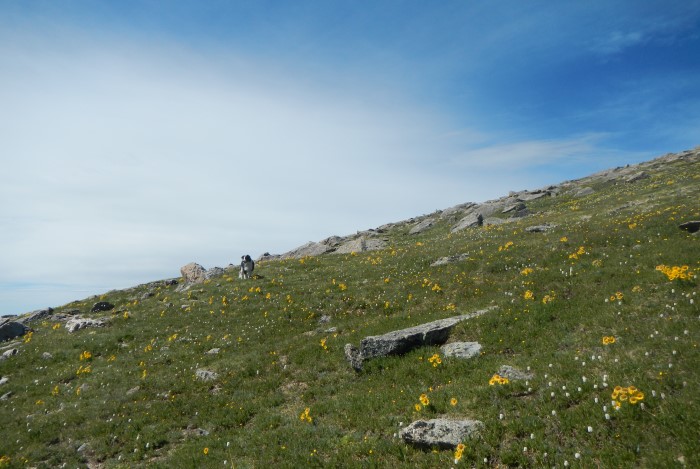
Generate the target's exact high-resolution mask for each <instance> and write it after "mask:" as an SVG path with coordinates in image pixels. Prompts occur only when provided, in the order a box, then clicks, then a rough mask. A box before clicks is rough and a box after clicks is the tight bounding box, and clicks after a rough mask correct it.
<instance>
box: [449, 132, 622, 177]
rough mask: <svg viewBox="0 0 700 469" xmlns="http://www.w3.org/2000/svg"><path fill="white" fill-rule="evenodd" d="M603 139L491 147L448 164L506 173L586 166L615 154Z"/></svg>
mask: <svg viewBox="0 0 700 469" xmlns="http://www.w3.org/2000/svg"><path fill="white" fill-rule="evenodd" d="M606 137H608V136H607V135H605V134H587V135H582V136H575V137H571V138H564V139H548V140H524V141H516V142H512V143H504V144H491V145H486V146H482V147H480V148H475V149H472V150H469V151H465V152H462V153H460V154H459V155H458V156H457V157H455V158H453V159H452V160H451V163H452V164H453V165H454V166H456V167H462V168H472V169H491V170H500V171H505V172H508V171H513V170H521V169H524V168H535V167H540V166H545V165H552V164H566V165H568V164H572V163H576V162H579V163H580V162H583V161H587V162H588V163H590V161H591V159H601V160H602V159H606V160H607V161H609V158H610V156H612V154H613V153H616V152H613V151H611V150H609V149H607V148H606V147H605V146H604V140H605V138H606ZM616 156H618V157H619V156H622V155H620V154H617V155H616ZM626 156H628V157H629V156H630V155H626Z"/></svg>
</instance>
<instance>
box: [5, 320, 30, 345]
mask: <svg viewBox="0 0 700 469" xmlns="http://www.w3.org/2000/svg"><path fill="white" fill-rule="evenodd" d="M27 332H29V328H28V327H27V326H25V325H24V324H22V323H20V322H17V321H11V320H9V319H3V320H1V321H0V342H4V341H6V340H12V339H14V338H16V337H22V336H23V335H24V334H26V333H27Z"/></svg>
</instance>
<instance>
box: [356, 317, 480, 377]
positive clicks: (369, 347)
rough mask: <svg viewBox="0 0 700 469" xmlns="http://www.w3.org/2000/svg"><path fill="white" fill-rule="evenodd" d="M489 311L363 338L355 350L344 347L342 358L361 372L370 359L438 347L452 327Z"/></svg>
mask: <svg viewBox="0 0 700 469" xmlns="http://www.w3.org/2000/svg"><path fill="white" fill-rule="evenodd" d="M491 309H492V308H486V309H482V310H479V311H476V312H474V313H471V314H463V315H461V316H455V317H451V318H447V319H439V320H437V321H433V322H429V323H426V324H421V325H419V326H414V327H409V328H407V329H401V330H398V331H393V332H388V333H386V334H383V335H377V336H369V337H365V338H364V339H362V341H361V342H360V348H359V349H358V348H357V347H355V346H353V345H352V344H347V345H346V346H345V358H346V359H347V360H348V362H349V363H350V365H351V366H352V367H353V368H354V369H355V370H356V371H361V370H362V364H363V362H364V361H365V360H368V359H371V358H376V357H384V356H387V355H401V354H404V353H406V352H409V351H410V350H413V349H414V348H417V347H423V346H426V345H442V344H444V343H445V342H446V341H447V339H448V337H449V335H450V331H451V330H452V328H453V327H454V326H455V325H456V324H458V323H460V322H462V321H464V320H467V319H471V318H473V317H476V316H480V315H482V314H484V313H486V312H488V311H489V310H491Z"/></svg>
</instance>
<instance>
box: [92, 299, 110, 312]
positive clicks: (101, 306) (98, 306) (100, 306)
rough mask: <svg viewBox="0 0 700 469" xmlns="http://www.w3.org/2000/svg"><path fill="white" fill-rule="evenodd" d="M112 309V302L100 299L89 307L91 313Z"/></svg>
mask: <svg viewBox="0 0 700 469" xmlns="http://www.w3.org/2000/svg"><path fill="white" fill-rule="evenodd" d="M113 309H114V305H113V304H112V303H109V302H107V301H100V302H97V303H95V304H94V305H92V308H90V312H91V313H99V312H101V311H111V310H113Z"/></svg>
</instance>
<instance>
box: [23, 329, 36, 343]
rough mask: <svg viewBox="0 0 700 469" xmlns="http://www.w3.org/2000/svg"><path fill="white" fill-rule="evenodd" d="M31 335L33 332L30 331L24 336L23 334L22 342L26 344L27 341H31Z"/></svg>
mask: <svg viewBox="0 0 700 469" xmlns="http://www.w3.org/2000/svg"><path fill="white" fill-rule="evenodd" d="M32 335H34V332H32V331H29V332H27V333H26V334H25V336H24V343H25V344H28V343H29V342H31V341H32Z"/></svg>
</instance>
